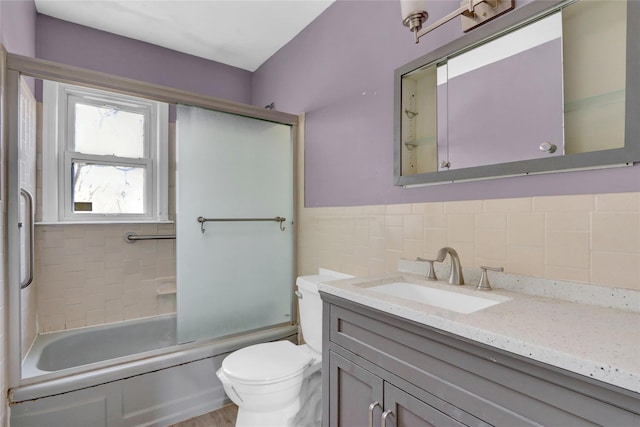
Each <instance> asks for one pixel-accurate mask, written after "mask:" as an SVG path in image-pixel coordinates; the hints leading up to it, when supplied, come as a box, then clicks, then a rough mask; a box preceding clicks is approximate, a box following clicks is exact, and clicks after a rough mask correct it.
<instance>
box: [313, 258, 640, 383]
mask: <svg viewBox="0 0 640 427" xmlns="http://www.w3.org/2000/svg"><path fill="white" fill-rule="evenodd" d="M400 266H401V268H403V267H404V268H405V269H406V270H409V271H413V273H415V272H416V270H419V269H420V268H424V266H423V267H419V266H416V265H415V263H414V265H412V264H411V263H410V262H406V261H405V262H403V263H400ZM413 273H406V272H404V273H403V272H398V273H393V274H387V275H383V276H379V277H376V278H355V279H345V280H339V281H333V282H330V283H325V284H321V285H320V291H321V292H324V293H326V294H330V295H334V296H337V297H340V298H344V299H347V300H349V301H352V302H356V303H358V304H361V305H364V306H366V307H369V308H374V309H377V310H380V311H383V312H385V313H389V314H392V315H395V316H398V317H401V318H404V319H407V320H411V321H414V322H417V323H419V324H422V325H426V326H430V327H434V328H437V329H440V330H443V331H445V332H448V333H452V334H455V335H457V336H460V337H463V338H467V339H470V340H473V341H475V342H478V343H481V344H486V345H488V346H491V347H495V348H498V349H501V350H505V351H508V352H511V353H514V354H516V355H519V356H522V357H525V358H528V359H533V360H535V361H538V362H542V363H545V364H548V365H552V366H555V367H558V368H562V369H565V370H567V371H570V372H574V373H577V374H580V375H584V376H586V377H590V378H593V379H596V380H599V381H602V382H604V383H607V384H611V385H614V386H617V387H621V388H623V389H627V390H631V391H633V392H640V362H639V361H640V340H639V339H638V334H637V331H638V327H639V326H640V292H637V291H630V290H615V289H612V288H608V287H607V288H602V287H599V286H595V285H586V284H578V283H576V284H575V286H573V285H570V286H566V285H567V284H566V283H565V284H563V286H562V291H560V292H557V293H552V292H551V290H553V289H554V288H555V287H556V285H555V282H553V281H550V280H546V279H536V278H530V277H529V278H525V277H522V276H520V277H517V276H514V275H502V277H500V276H501V275H499V274H495V275H492V276H491V280H492V286H493V288H494V290H493V291H490V292H483V291H476V290H475V286H476V285H477V278H479V272H478V273H477V274H475V275H474V274H473V272H472V271H471V270H470V271H468V272H467V271H465V273H464V274H465V275H466V276H465V278H466V283H467V285H466V286H454V285H449V284H448V283H446V282H444V281H438V282H428V281H425V280H424V275H423V274H422V275H420V274H413ZM440 277H446V276H445V275H444V274H441V275H440ZM397 281H405V282H410V283H417V284H424V285H427V286H432V287H433V286H435V287H440V288H442V289H445V290H448V291H453V292H460V293H465V294H471V295H476V296H480V297H483V298H489V299H498V300H500V299H502V300H504V299H507V298H508V300H507V301H503V302H501V303H500V304H497V305H494V306H492V307H488V308H485V309H482V310H480V311H477V312H474V313H470V314H459V313H454V312H452V311H449V310H446V309H441V308H436V307H433V306H429V305H425V304H421V303H418V302H414V301H409V300H406V299H401V298H397V297H393V296H384V295H382V294H380V293H377V292H374V291H371V290H370V289H368V288H370V287H371V286H376V285H380V284H386V283H393V282H397ZM525 282H526V283H527V285H526V289H527V293H525V292H522V288H523V283H525ZM587 287H588V288H591V290H592V292H591V293H590V294H588V295H591V296H587V299H589V300H591V298H593V296H597V295H605V294H607V293H609V294H613V295H617V296H616V297H614V298H613V299H614V300H619V301H618V302H614V301H610V302H606V303H605V305H609V306H614V307H615V308H605V307H601V306H597V305H594V304H587V303H586V302H575V301H576V300H583V299H585V297H584V296H581V295H579V294H580V293H583V292H584V291H585V289H587ZM574 292H575V293H574ZM544 295H547V296H544ZM549 295H551V296H549Z"/></svg>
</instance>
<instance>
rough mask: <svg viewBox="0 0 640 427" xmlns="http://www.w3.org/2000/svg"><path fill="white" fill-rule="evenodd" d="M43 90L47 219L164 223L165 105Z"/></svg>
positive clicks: (58, 86)
mask: <svg viewBox="0 0 640 427" xmlns="http://www.w3.org/2000/svg"><path fill="white" fill-rule="evenodd" d="M43 87H44V90H43V106H44V120H43V124H44V125H43V130H44V135H43V194H42V195H43V218H42V219H43V221H45V222H59V221H152V220H166V219H167V185H168V184H167V182H168V179H167V173H168V172H167V169H168V164H167V145H168V143H167V138H168V136H167V134H168V106H167V104H164V103H160V102H155V101H150V100H146V99H142V98H136V97H132V96H126V95H120V94H116V93H110V92H105V91H99V90H95V89H89V88H83V87H79V86H72V85H68V84H62V83H54V82H49V81H45V82H44V86H43Z"/></svg>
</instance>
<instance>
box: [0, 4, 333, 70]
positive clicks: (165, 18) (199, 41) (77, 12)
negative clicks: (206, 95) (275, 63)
mask: <svg viewBox="0 0 640 427" xmlns="http://www.w3.org/2000/svg"><path fill="white" fill-rule="evenodd" d="M0 1H1V0H0ZM334 1H335V0H195V1H194V0H35V3H36V8H37V10H38V12H39V13H41V14H44V15H49V16H53V17H55V18H59V19H62V20H65V21H70V22H74V23H77V24H81V25H85V26H87V27H92V28H97V29H99V30H103V31H108V32H110V33H114V34H118V35H122V36H125V37H129V38H132V39H136V40H141V41H144V42H147V43H152V44H155V45H159V46H163V47H166V48H169V49H173V50H177V51H180V52H184V53H188V54H191V55H195V56H199V57H201V58H206V59H210V60H213V61H217V62H221V63H223V64H228V65H232V66H234V67H238V68H242V69H245V70H249V71H255V70H256V69H257V68H258V67H259V66H260V65H261V64H262V63H263V62H264V61H266V60H267V59H269V57H271V55H273V54H274V53H276V52H277V51H278V49H280V48H281V47H282V46H284V45H285V44H287V43H288V42H289V41H290V40H291V39H293V38H294V37H295V36H296V35H297V34H298V33H299V32H300V31H302V30H303V29H304V28H305V27H306V26H307V25H308V24H309V23H310V22H311V21H313V20H314V19H315V18H316V17H317V16H318V15H320V13H322V12H323V11H324V10H325V9H326V8H327V7H329V6H330V5H331V3H333V2H334Z"/></svg>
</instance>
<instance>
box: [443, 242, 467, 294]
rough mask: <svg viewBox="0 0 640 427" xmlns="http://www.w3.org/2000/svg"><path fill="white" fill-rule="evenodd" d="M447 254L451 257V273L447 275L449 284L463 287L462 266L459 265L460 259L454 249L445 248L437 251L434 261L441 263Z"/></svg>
mask: <svg viewBox="0 0 640 427" xmlns="http://www.w3.org/2000/svg"><path fill="white" fill-rule="evenodd" d="M447 254H449V255H450V256H451V273H449V283H450V284H452V285H464V276H463V275H462V265H461V264H460V258H459V257H458V252H456V250H455V249H453V248H450V247H448V246H445V247H444V248H442V249H440V250H439V251H438V255H437V256H436V261H438V262H443V261H444V259H445V258H446V257H447Z"/></svg>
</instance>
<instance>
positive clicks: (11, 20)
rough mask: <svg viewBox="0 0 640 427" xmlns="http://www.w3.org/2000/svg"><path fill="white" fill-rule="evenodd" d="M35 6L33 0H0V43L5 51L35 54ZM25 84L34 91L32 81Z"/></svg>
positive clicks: (27, 54) (29, 80)
mask: <svg viewBox="0 0 640 427" xmlns="http://www.w3.org/2000/svg"><path fill="white" fill-rule="evenodd" d="M36 15H37V12H36V6H35V3H34V2H33V0H15V1H4V0H0V43H1V44H2V45H3V46H4V48H5V49H6V50H7V52H10V53H16V54H19V55H24V56H30V57H34V56H36ZM27 84H28V85H29V87H30V88H31V91H32V92H34V86H35V84H34V81H33V79H28V80H27Z"/></svg>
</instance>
